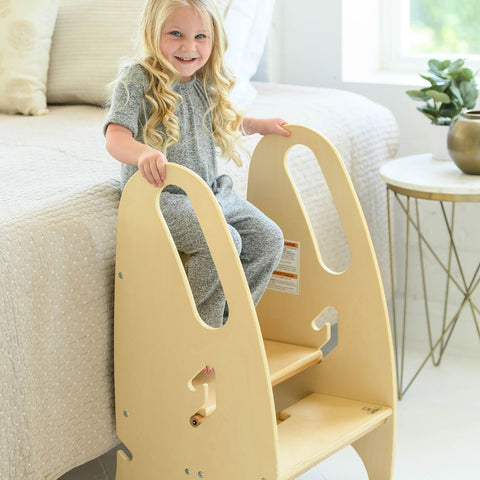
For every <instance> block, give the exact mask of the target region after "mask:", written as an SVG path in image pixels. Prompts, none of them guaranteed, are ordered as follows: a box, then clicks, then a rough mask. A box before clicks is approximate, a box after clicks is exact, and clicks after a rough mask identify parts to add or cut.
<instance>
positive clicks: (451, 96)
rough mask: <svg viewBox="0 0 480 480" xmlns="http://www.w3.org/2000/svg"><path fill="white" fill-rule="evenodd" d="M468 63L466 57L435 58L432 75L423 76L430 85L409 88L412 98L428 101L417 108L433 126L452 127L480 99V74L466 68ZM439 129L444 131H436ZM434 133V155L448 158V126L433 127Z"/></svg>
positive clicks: (431, 67)
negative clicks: (477, 79)
mask: <svg viewBox="0 0 480 480" xmlns="http://www.w3.org/2000/svg"><path fill="white" fill-rule="evenodd" d="M464 64H465V60H464V59H462V58H459V59H457V60H454V61H451V60H443V61H440V60H436V59H431V60H429V61H428V72H429V73H430V75H420V76H421V77H422V78H423V79H424V80H427V82H429V85H428V86H426V87H424V88H422V89H420V90H407V92H406V93H407V95H408V96H409V97H410V98H412V99H414V100H417V101H421V102H424V103H425V104H424V105H422V106H420V107H418V108H417V110H418V111H420V112H422V113H423V114H424V115H425V116H426V117H427V118H428V119H429V120H430V121H431V123H432V124H433V125H440V126H443V127H449V126H450V125H451V124H452V122H453V120H454V119H455V118H456V117H457V116H458V115H460V114H461V113H463V112H464V111H465V110H468V109H471V108H474V107H475V103H476V101H477V98H478V86H477V83H476V81H475V76H476V73H474V72H473V71H472V70H471V69H470V68H467V67H464ZM438 130H440V134H438V133H433V132H436V131H438ZM432 133H433V135H434V137H433V138H432V151H433V156H434V157H436V158H442V157H443V158H448V151H447V149H446V144H447V140H446V138H447V133H448V128H441V129H438V128H437V129H433V131H432ZM438 135H440V137H438ZM440 138H443V139H440ZM442 150H443V153H442Z"/></svg>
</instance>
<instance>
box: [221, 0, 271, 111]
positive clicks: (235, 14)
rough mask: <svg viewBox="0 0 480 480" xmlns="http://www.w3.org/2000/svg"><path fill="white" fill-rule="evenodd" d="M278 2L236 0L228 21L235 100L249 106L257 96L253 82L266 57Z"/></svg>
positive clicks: (229, 57) (233, 97)
mask: <svg viewBox="0 0 480 480" xmlns="http://www.w3.org/2000/svg"><path fill="white" fill-rule="evenodd" d="M274 4H275V0H232V1H231V4H230V7H229V10H228V13H227V16H226V19H225V29H226V30H227V35H228V41H229V47H228V50H227V53H226V57H225V61H226V62H227V64H228V66H229V67H230V68H231V70H233V72H234V73H235V76H236V79H237V81H236V85H235V88H234V90H233V92H232V99H233V100H235V101H236V102H237V103H238V104H239V105H240V106H244V107H245V106H248V105H249V104H251V103H252V102H253V100H254V99H255V97H256V94H257V92H256V90H255V88H254V87H253V85H252V84H251V82H250V80H251V78H252V77H253V75H255V72H256V71H257V69H258V65H259V63H260V60H261V58H262V54H263V50H264V48H265V43H266V40H267V36H268V31H269V29H270V23H271V19H272V13H273V7H274Z"/></svg>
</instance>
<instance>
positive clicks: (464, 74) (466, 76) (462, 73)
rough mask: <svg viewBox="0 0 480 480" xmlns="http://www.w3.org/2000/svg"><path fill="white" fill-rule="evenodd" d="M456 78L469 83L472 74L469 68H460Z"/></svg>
mask: <svg viewBox="0 0 480 480" xmlns="http://www.w3.org/2000/svg"><path fill="white" fill-rule="evenodd" d="M458 76H459V78H460V80H461V81H462V80H463V81H466V82H469V81H470V80H473V72H472V71H471V70H470V69H469V68H462V69H461V70H459V72H458Z"/></svg>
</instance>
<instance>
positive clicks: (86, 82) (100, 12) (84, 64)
mask: <svg viewBox="0 0 480 480" xmlns="http://www.w3.org/2000/svg"><path fill="white" fill-rule="evenodd" d="M144 3H145V0H102V1H98V0H60V5H59V8H58V15H57V23H56V25H55V31H54V34H53V41H52V49H51V52H50V67H49V70H48V81H47V99H48V103H88V104H94V105H103V104H104V103H105V102H106V101H107V99H108V96H109V88H108V86H107V85H108V84H109V83H110V82H112V81H113V80H115V78H116V76H117V74H118V71H119V62H120V59H121V58H122V57H132V56H134V54H135V41H136V39H137V34H138V25H139V21H140V17H141V14H142V11H143V5H144Z"/></svg>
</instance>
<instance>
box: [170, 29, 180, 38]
mask: <svg viewBox="0 0 480 480" xmlns="http://www.w3.org/2000/svg"><path fill="white" fill-rule="evenodd" d="M170 35H173V36H174V37H181V36H182V34H181V33H180V32H177V31H176V30H174V31H173V32H170Z"/></svg>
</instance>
